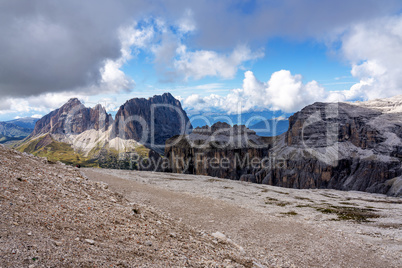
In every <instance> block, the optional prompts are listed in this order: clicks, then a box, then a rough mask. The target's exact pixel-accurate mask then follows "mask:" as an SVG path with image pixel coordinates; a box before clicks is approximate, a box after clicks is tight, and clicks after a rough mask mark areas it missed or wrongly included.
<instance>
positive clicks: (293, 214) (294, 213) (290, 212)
mask: <svg viewBox="0 0 402 268" xmlns="http://www.w3.org/2000/svg"><path fill="white" fill-rule="evenodd" d="M281 214H283V215H289V216H296V215H297V212H296V211H293V210H292V211H288V212H281Z"/></svg>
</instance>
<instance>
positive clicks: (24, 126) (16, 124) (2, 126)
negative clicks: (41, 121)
mask: <svg viewBox="0 0 402 268" xmlns="http://www.w3.org/2000/svg"><path fill="white" fill-rule="evenodd" d="M36 121H38V119H37V118H32V117H25V118H19V119H14V120H11V121H6V122H0V143H11V142H16V141H19V140H22V139H24V138H25V137H27V136H28V135H29V134H31V132H32V130H33V129H34V127H35V123H36Z"/></svg>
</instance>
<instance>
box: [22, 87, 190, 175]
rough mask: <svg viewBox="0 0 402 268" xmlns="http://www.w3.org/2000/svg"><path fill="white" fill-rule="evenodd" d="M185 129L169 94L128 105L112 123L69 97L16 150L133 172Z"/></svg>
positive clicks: (103, 112) (182, 116)
mask: <svg viewBox="0 0 402 268" xmlns="http://www.w3.org/2000/svg"><path fill="white" fill-rule="evenodd" d="M182 127H183V129H182ZM191 128H192V127H191V124H190V123H189V119H188V117H187V114H186V112H185V111H184V110H183V109H182V108H181V104H180V102H179V101H178V100H176V99H175V98H174V97H173V96H172V95H171V94H169V93H165V94H163V95H161V96H154V97H152V98H148V99H144V98H134V99H131V100H128V101H127V102H126V103H125V104H123V105H122V106H120V109H119V110H118V112H117V114H116V117H115V119H113V117H112V116H111V115H110V114H108V113H106V110H105V108H104V107H102V106H101V105H96V106H95V107H93V108H87V107H85V106H84V105H83V104H82V103H81V102H80V101H79V100H78V99H76V98H73V99H70V100H69V101H68V102H67V103H66V104H64V105H63V106H61V107H60V108H59V109H56V110H54V111H52V112H50V113H49V114H47V115H45V116H44V117H42V118H41V119H40V120H38V121H37V122H36V125H35V128H34V130H33V132H32V133H31V135H30V136H29V137H28V138H27V140H25V141H24V142H23V143H21V144H19V145H18V147H17V148H18V150H20V151H23V152H29V153H32V154H34V155H39V156H45V157H47V158H48V159H49V160H51V161H57V160H59V161H62V162H65V163H68V164H80V165H87V166H101V167H110V168H129V167H130V168H133V165H134V166H136V165H137V164H138V163H137V162H136V161H138V160H139V158H138V157H140V158H141V161H143V160H144V161H148V162H152V161H151V159H150V158H158V157H159V158H160V156H159V155H158V154H157V153H155V151H156V152H159V153H161V154H163V152H164V147H165V141H166V139H168V138H170V137H172V136H174V135H178V134H182V133H187V132H186V130H185V129H191ZM133 155H135V156H133ZM137 156H138V157H137ZM133 157H134V158H135V159H134V161H132V160H133ZM150 168H151V167H150Z"/></svg>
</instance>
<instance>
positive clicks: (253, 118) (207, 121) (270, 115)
mask: <svg viewBox="0 0 402 268" xmlns="http://www.w3.org/2000/svg"><path fill="white" fill-rule="evenodd" d="M291 115H292V114H289V113H282V112H274V111H269V110H264V111H253V112H247V113H241V114H226V113H224V112H213V113H200V114H191V115H190V116H189V117H190V120H191V124H192V125H193V127H194V128H196V127H203V126H206V125H208V126H212V125H213V124H215V123H217V122H225V123H228V124H229V125H231V126H233V125H245V126H246V127H248V128H250V126H253V125H255V124H257V123H259V122H261V121H264V120H274V119H275V118H278V117H283V118H287V117H289V116H291ZM285 131H286V130H285Z"/></svg>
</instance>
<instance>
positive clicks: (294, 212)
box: [82, 169, 402, 267]
mask: <svg viewBox="0 0 402 268" xmlns="http://www.w3.org/2000/svg"><path fill="white" fill-rule="evenodd" d="M82 171H83V173H84V174H85V175H86V176H88V177H89V178H90V179H91V180H93V181H102V182H106V183H107V184H108V185H109V187H110V189H112V190H113V191H116V192H119V193H121V194H122V195H123V196H124V197H125V198H127V199H128V200H129V201H130V202H134V203H138V204H141V205H143V206H147V207H152V208H153V209H154V210H155V211H157V212H158V213H159V214H161V215H165V216H167V217H169V218H172V219H174V220H175V221H177V222H179V223H182V224H184V225H185V226H189V227H190V228H194V229H196V230H199V231H201V232H205V233H207V234H212V233H214V232H221V233H224V234H225V235H226V236H227V237H229V238H230V239H231V240H232V241H233V242H232V245H235V246H236V247H237V248H238V249H240V251H241V248H240V247H242V248H243V249H244V251H245V252H244V253H243V256H245V257H247V258H250V259H252V260H253V264H252V266H255V267H264V266H267V267H275V266H282V267H292V266H294V267H402V257H401V256H402V199H401V198H394V197H387V196H384V195H379V194H369V193H362V192H343V191H336V190H315V189H312V190H297V189H287V188H279V187H272V186H267V185H258V184H251V183H245V182H239V181H230V180H224V179H218V178H212V177H207V176H193V175H182V174H167V173H154V172H137V171H123V170H107V169H82Z"/></svg>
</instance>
